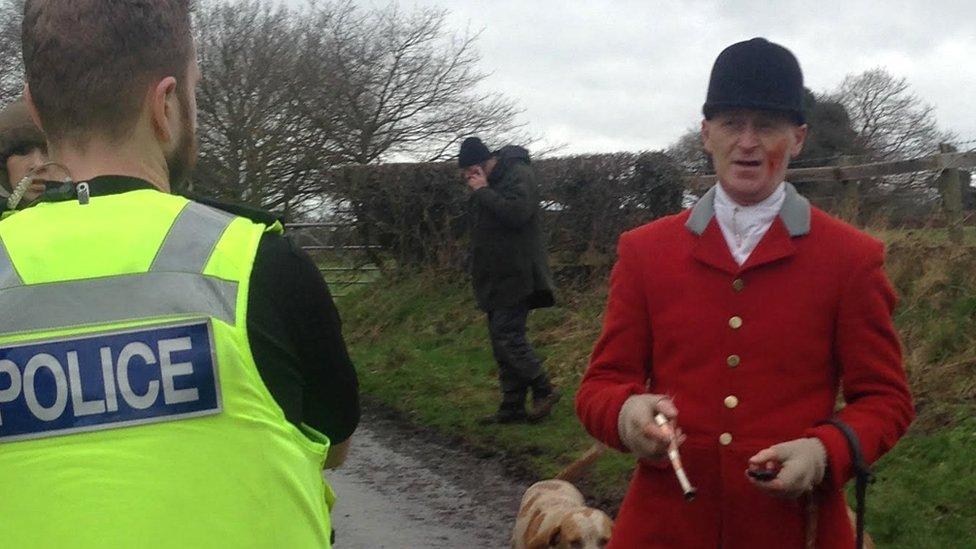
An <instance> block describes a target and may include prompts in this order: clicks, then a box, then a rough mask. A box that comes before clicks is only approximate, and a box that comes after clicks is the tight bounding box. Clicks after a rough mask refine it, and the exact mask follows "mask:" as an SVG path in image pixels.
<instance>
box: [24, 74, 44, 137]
mask: <svg viewBox="0 0 976 549" xmlns="http://www.w3.org/2000/svg"><path fill="white" fill-rule="evenodd" d="M24 103H26V104H27V114H29V115H30V119H31V122H33V123H34V125H35V126H37V128H38V129H40V130H41V133H44V126H43V125H42V124H41V116H40V115H39V114H37V107H36V106H34V98H33V97H32V96H31V91H30V84H24Z"/></svg>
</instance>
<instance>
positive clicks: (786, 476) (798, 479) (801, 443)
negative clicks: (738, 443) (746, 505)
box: [749, 438, 827, 498]
mask: <svg viewBox="0 0 976 549" xmlns="http://www.w3.org/2000/svg"><path fill="white" fill-rule="evenodd" d="M777 464H778V465H779V473H778V474H777V475H776V477H775V478H773V479H772V480H768V481H765V482H764V481H760V480H756V479H754V478H751V477H749V482H751V483H753V484H754V485H755V486H757V487H758V488H759V489H761V490H763V491H765V492H767V493H770V494H772V495H774V496H779V497H784V498H797V497H800V496H802V495H803V494H805V493H807V492H809V491H811V490H813V489H814V488H815V487H816V486H817V485H818V484H820V482H821V481H823V478H824V472H825V470H826V468H827V450H826V448H824V445H823V443H822V442H820V439H818V438H799V439H796V440H791V441H789V442H783V443H781V444H777V445H775V446H771V447H769V448H766V449H765V450H763V451H761V452H759V453H758V454H756V455H754V456H752V457H751V458H749V468H750V469H753V470H768V469H773V468H775V467H776V466H777Z"/></svg>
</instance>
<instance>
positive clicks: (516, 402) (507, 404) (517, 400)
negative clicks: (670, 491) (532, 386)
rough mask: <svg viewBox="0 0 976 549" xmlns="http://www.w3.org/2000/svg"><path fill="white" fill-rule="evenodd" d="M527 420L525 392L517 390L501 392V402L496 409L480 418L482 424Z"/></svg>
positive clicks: (522, 421)
mask: <svg viewBox="0 0 976 549" xmlns="http://www.w3.org/2000/svg"><path fill="white" fill-rule="evenodd" d="M526 421H528V414H526V413H525V392H524V391H517V392H511V393H504V394H502V403H501V406H499V407H498V411H497V412H495V413H494V414H491V415H489V416H487V417H484V418H482V419H481V421H480V423H481V424H482V425H489V424H492V423H502V424H505V423H524V422H526Z"/></svg>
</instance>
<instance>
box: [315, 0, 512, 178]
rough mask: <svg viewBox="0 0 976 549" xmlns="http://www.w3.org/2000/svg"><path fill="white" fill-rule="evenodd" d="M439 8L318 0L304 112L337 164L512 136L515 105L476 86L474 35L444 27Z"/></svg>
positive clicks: (445, 152)
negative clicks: (328, 140)
mask: <svg viewBox="0 0 976 549" xmlns="http://www.w3.org/2000/svg"><path fill="white" fill-rule="evenodd" d="M446 17H447V11H445V10H441V9H435V8H417V9H415V10H414V11H411V12H403V11H401V9H400V8H399V7H398V6H397V5H396V4H391V5H389V6H387V7H385V8H378V9H374V10H370V11H363V10H360V9H359V8H357V7H355V6H354V5H353V4H352V3H350V2H340V3H338V4H328V5H325V6H324V7H320V8H319V9H318V11H317V16H316V18H315V22H314V32H312V33H311V34H310V35H309V37H308V44H309V47H308V56H309V57H308V59H309V61H311V62H312V64H310V65H309V66H308V70H307V71H306V72H305V74H306V76H307V77H308V78H310V79H311V80H312V81H311V82H307V83H306V84H305V85H304V86H302V87H303V89H310V90H313V91H314V93H313V94H312V95H311V96H310V97H309V99H308V101H307V103H306V104H305V105H306V107H307V108H308V109H309V116H310V117H311V118H312V119H313V120H315V122H316V123H317V125H318V126H319V127H320V128H321V129H322V130H323V131H325V132H327V133H329V134H330V135H331V136H332V138H333V146H332V149H333V150H334V151H335V152H336V153H338V154H339V155H340V157H341V159H342V160H343V161H345V162H349V163H355V164H369V163H372V162H375V161H377V160H381V159H390V158H393V157H396V158H403V159H410V160H420V161H429V160H439V159H444V158H446V157H449V156H452V155H453V154H454V152H455V151H454V147H455V146H456V145H457V144H458V142H459V141H460V140H461V139H463V138H464V137H466V136H468V135H473V134H479V135H482V136H483V137H485V138H486V140H488V141H490V142H502V141H504V140H505V138H506V137H507V138H508V140H512V139H524V137H523V136H520V137H518V138H514V137H513V134H514V132H516V131H517V130H518V129H519V127H520V126H519V125H518V124H517V123H516V122H515V117H516V115H517V114H518V113H519V110H518V108H517V107H516V104H515V103H514V102H513V101H511V100H509V99H507V98H505V97H504V96H503V95H501V94H497V93H489V92H483V91H479V85H480V84H481V83H482V82H483V80H484V79H485V78H486V75H485V74H484V73H482V72H479V71H478V70H477V63H478V61H479V55H478V53H477V51H476V50H475V42H476V40H477V37H478V35H477V33H470V32H467V33H463V34H451V33H449V32H448V31H447V29H446Z"/></svg>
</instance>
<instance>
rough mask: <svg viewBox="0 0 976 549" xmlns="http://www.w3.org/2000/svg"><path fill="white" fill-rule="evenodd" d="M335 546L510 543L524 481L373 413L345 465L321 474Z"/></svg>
mask: <svg viewBox="0 0 976 549" xmlns="http://www.w3.org/2000/svg"><path fill="white" fill-rule="evenodd" d="M327 477H328V479H329V482H330V483H331V484H332V487H333V489H334V490H335V491H336V493H337V494H338V496H339V501H338V503H337V504H336V507H335V509H334V510H333V514H332V517H333V522H334V524H335V529H336V547H337V548H338V549H428V548H429V549H440V548H445V549H446V548H451V549H475V548H486V549H488V548H491V549H498V548H504V547H508V546H509V541H508V540H509V536H510V535H511V529H512V526H513V525H514V520H515V514H516V512H517V511H518V505H519V501H520V500H521V497H522V492H523V491H524V490H525V489H526V488H527V487H528V485H529V483H528V482H521V481H519V480H516V479H513V478H511V477H510V476H508V475H507V474H506V472H505V470H504V467H503V466H502V465H501V463H499V462H498V460H492V459H478V458H476V457H474V456H472V455H471V454H468V453H465V452H462V451H460V450H457V449H456V448H453V447H450V446H449V445H447V444H445V443H443V442H436V441H433V440H431V437H429V436H424V435H423V434H422V433H420V432H418V431H413V430H410V429H407V428H405V427H403V426H402V425H398V424H396V423H395V422H392V421H390V420H387V419H383V418H381V417H379V416H378V415H377V414H375V413H371V414H367V415H366V416H365V417H364V418H363V422H362V424H361V425H360V428H359V430H358V431H357V432H356V435H355V437H354V439H353V447H352V451H351V452H350V455H349V459H348V461H347V462H346V464H345V465H344V466H343V467H342V468H341V469H339V470H337V471H333V472H330V473H328V474H327Z"/></svg>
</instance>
